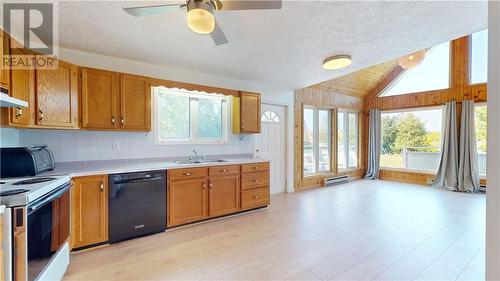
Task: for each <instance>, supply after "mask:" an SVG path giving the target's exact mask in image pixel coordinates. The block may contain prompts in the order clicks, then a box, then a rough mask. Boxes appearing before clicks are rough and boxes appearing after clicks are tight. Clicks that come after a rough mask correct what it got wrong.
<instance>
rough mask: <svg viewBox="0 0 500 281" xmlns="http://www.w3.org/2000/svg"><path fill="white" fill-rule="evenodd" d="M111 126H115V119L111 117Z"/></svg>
mask: <svg viewBox="0 0 500 281" xmlns="http://www.w3.org/2000/svg"><path fill="white" fill-rule="evenodd" d="M111 124H113V125H114V124H115V117H114V116H111Z"/></svg>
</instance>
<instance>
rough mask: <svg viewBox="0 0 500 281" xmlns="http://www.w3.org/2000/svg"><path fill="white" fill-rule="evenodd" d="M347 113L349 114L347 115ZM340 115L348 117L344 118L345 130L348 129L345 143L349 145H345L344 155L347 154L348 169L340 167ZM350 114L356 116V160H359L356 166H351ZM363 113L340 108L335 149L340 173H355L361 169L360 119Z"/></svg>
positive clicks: (338, 110)
mask: <svg viewBox="0 0 500 281" xmlns="http://www.w3.org/2000/svg"><path fill="white" fill-rule="evenodd" d="M346 113H347V114H346ZM339 114H346V115H347V118H345V116H344V126H345V128H347V134H345V133H344V143H347V145H344V153H346V154H345V155H346V165H345V166H346V167H345V168H341V167H339V160H338V159H339V157H340V153H339V148H338V146H339V145H338V143H339V139H338V136H339V133H338V131H339V127H338V120H339ZM349 114H355V116H356V128H355V131H356V158H357V161H356V164H357V165H356V166H352V167H351V166H349V132H350V131H349ZM360 114H361V113H360V112H359V111H357V110H353V109H344V108H338V109H337V119H336V120H337V125H336V127H337V135H336V138H337V147H336V149H335V152H336V154H337V155H336V157H337V169H338V171H341V172H346V171H353V170H357V169H359V167H360V161H359V160H360V141H359V140H360V128H361V126H360V123H359V122H360V118H359V115H360Z"/></svg>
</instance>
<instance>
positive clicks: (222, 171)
mask: <svg viewBox="0 0 500 281" xmlns="http://www.w3.org/2000/svg"><path fill="white" fill-rule="evenodd" d="M219 172H221V173H227V172H228V170H226V169H224V170H219Z"/></svg>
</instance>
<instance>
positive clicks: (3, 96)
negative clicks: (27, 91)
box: [0, 88, 28, 107]
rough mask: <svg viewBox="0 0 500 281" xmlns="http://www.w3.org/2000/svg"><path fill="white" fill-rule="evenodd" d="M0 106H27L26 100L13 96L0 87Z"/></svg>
mask: <svg viewBox="0 0 500 281" xmlns="http://www.w3.org/2000/svg"><path fill="white" fill-rule="evenodd" d="M0 107H28V102H25V101H23V100H20V99H16V98H13V97H11V96H9V95H8V91H7V90H6V89H4V88H0Z"/></svg>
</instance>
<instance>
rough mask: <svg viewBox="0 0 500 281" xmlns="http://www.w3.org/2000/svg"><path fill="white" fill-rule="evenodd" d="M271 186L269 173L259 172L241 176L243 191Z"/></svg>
mask: <svg viewBox="0 0 500 281" xmlns="http://www.w3.org/2000/svg"><path fill="white" fill-rule="evenodd" d="M265 186H269V172H258V173H249V174H242V175H241V189H242V190H245V189H251V188H256V187H265Z"/></svg>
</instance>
